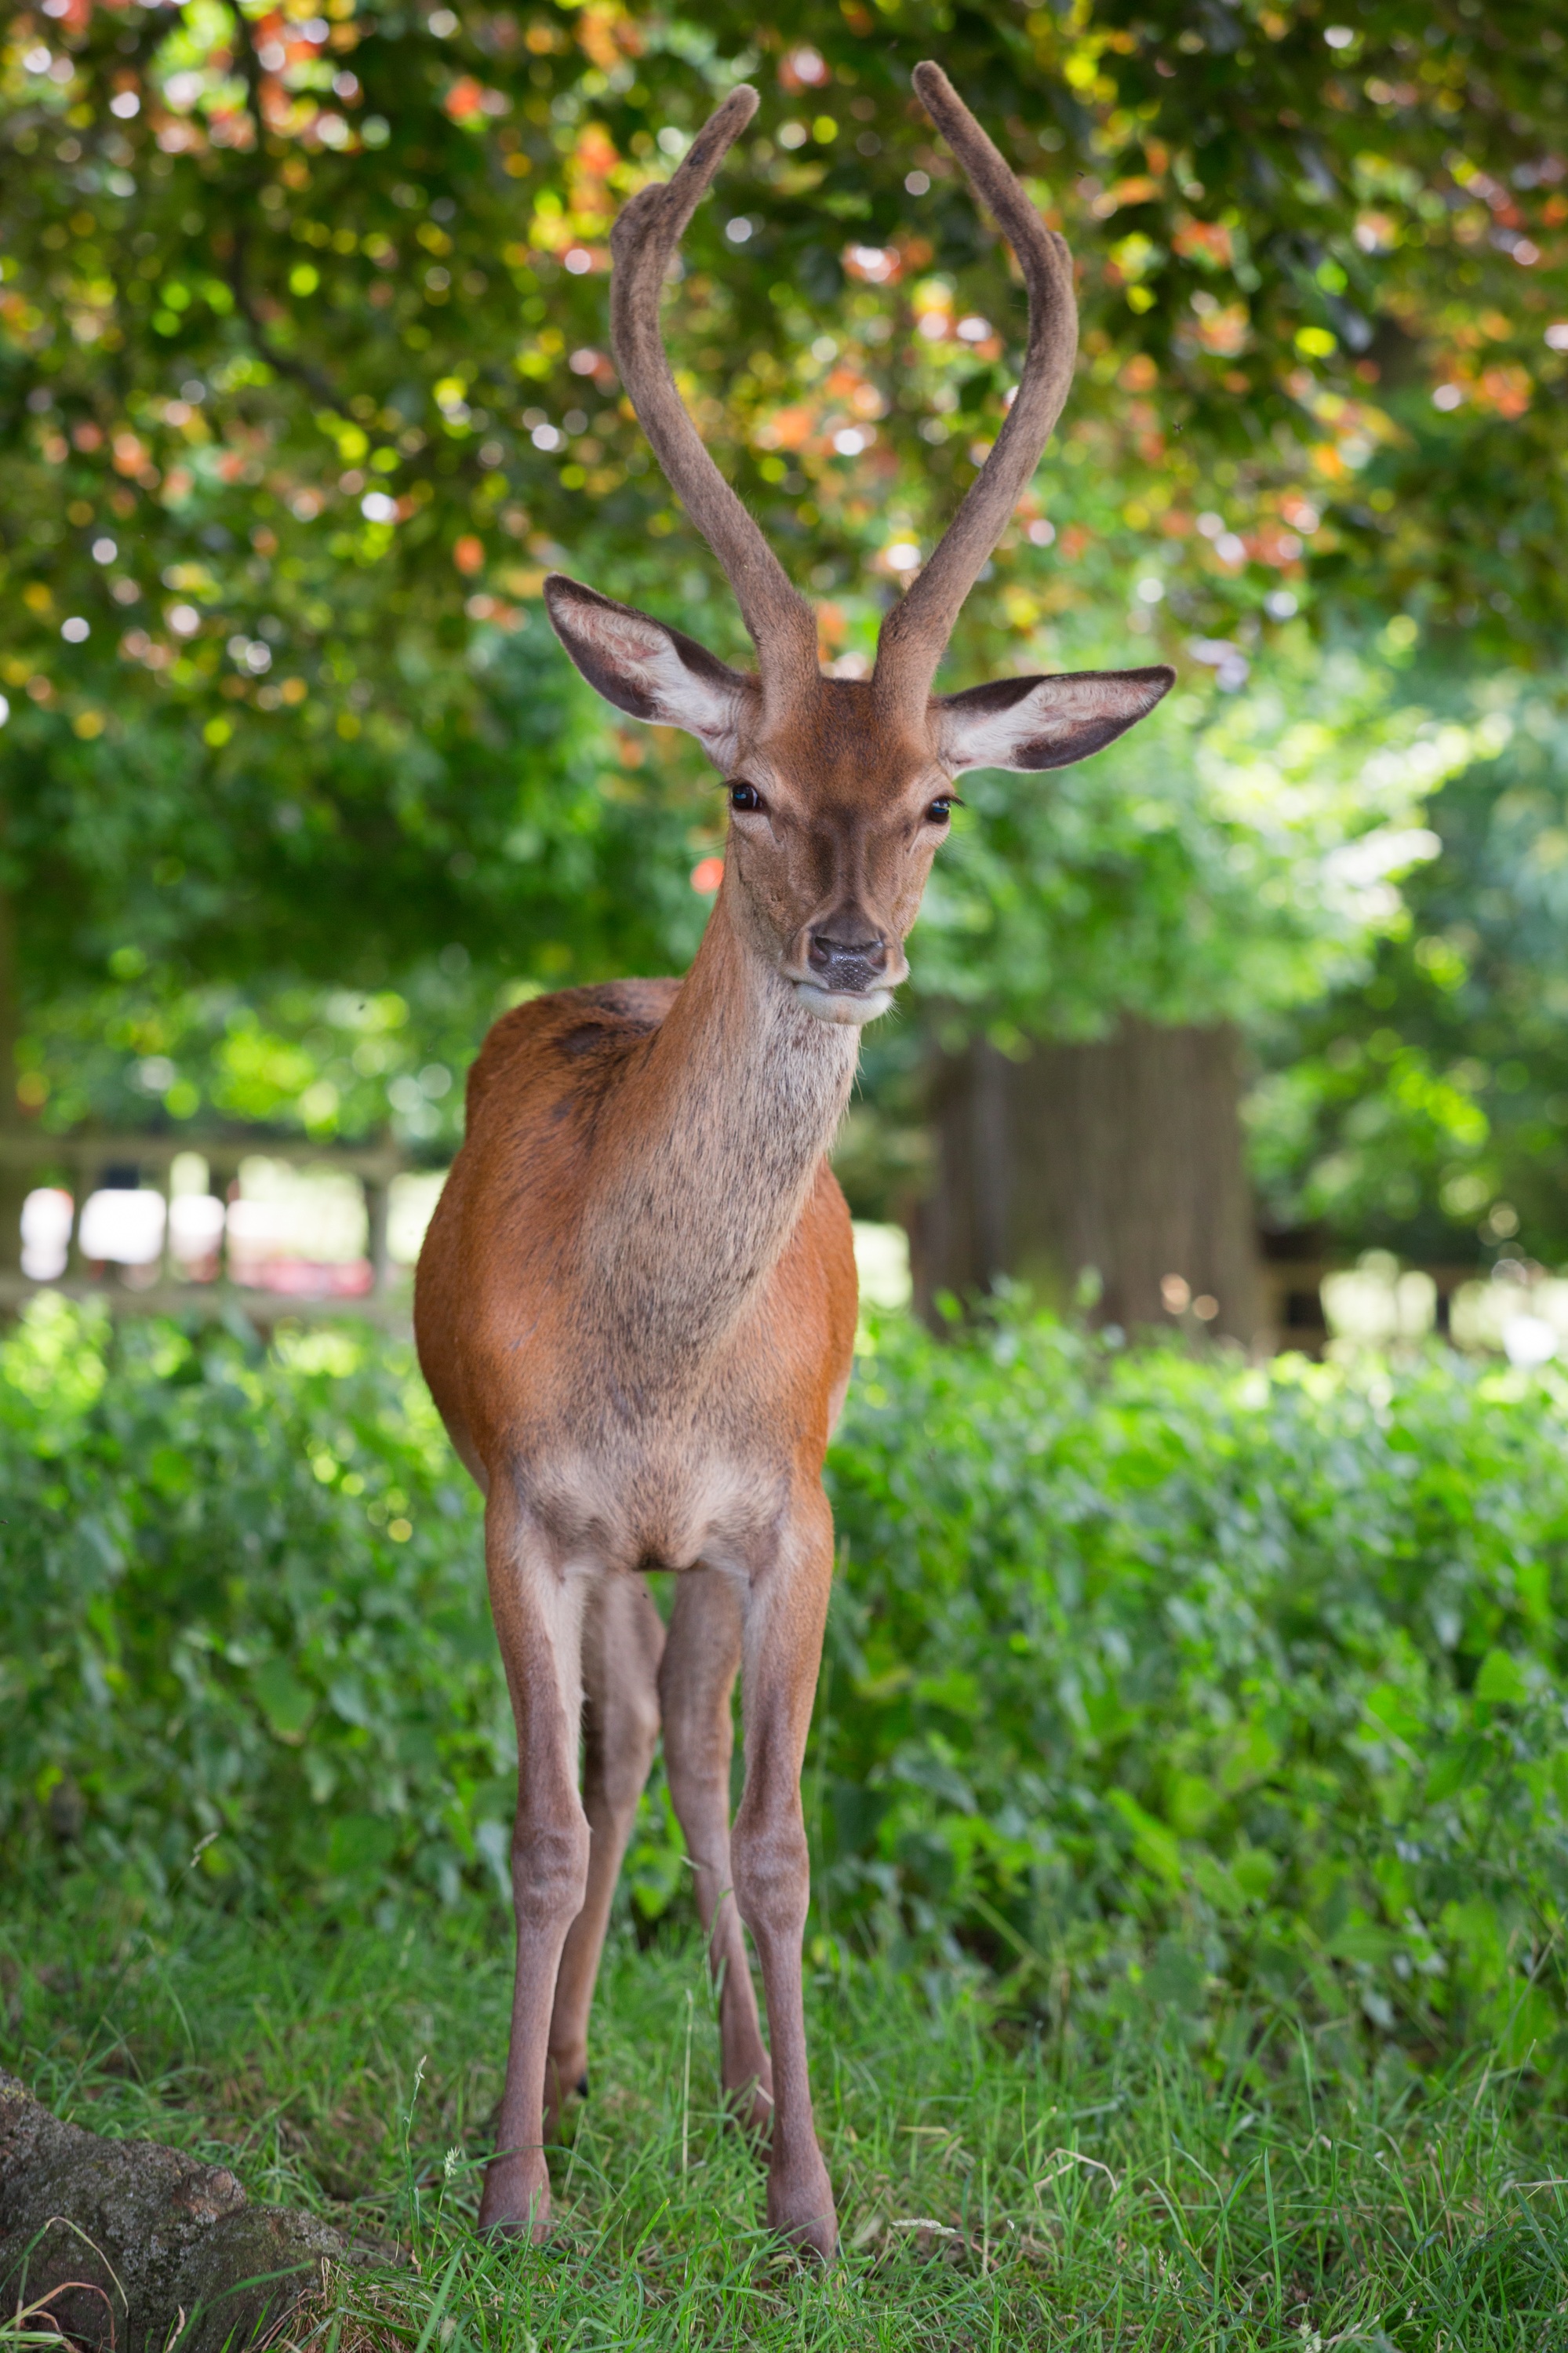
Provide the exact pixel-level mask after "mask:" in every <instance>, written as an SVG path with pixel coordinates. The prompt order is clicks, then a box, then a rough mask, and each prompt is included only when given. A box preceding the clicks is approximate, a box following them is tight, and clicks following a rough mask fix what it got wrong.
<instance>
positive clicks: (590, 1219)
mask: <svg viewBox="0 0 1568 2353" xmlns="http://www.w3.org/2000/svg"><path fill="white" fill-rule="evenodd" d="M738 896H739V891H738V885H736V884H735V883H734V881H732V880H731V877H730V876H728V875H727V876H726V878H725V881H724V884H723V886H722V888H721V892H720V896H719V899H718V902H717V903H716V904H715V907H714V910H713V913H712V915H711V917H710V920H709V924H708V929H707V931H706V932H705V933H704V934H703V937H702V944H701V946H700V948H699V950H698V952H697V957H696V961H695V962H694V963H693V965H692V966H691V969H690V971H689V973H688V975H687V976H686V980H685V983H684V984H683V986H682V987H681V990H680V994H679V997H677V998H676V1000H675V1002H674V1004H673V1005H672V1006H671V1007H670V1009H669V1011H668V1014H667V1015H666V1016H665V1018H664V1020H663V1022H662V1023H661V1025H660V1027H659V1029H658V1031H657V1033H656V1034H655V1035H654V1037H653V1038H651V1039H649V1041H648V1045H647V1050H646V1052H645V1054H644V1055H643V1057H642V1058H641V1060H640V1061H639V1062H638V1063H637V1065H635V1066H634V1067H633V1068H632V1069H631V1070H630V1071H627V1073H626V1078H625V1080H624V1081H623V1082H622V1083H621V1085H620V1086H619V1087H618V1088H617V1089H616V1093H615V1096H614V1099H613V1100H612V1101H611V1102H608V1103H606V1104H605V1110H604V1113H603V1114H602V1119H601V1124H600V1126H599V1128H598V1132H597V1134H596V1135H595V1148H594V1160H593V1171H592V1174H591V1176H590V1178H589V1199H588V1203H587V1215H586V1219H585V1224H584V1240H585V1243H586V1246H587V1254H588V1260H589V1265H590V1267H591V1268H592V1269H593V1270H594V1271H595V1272H596V1274H597V1276H598V1282H597V1283H596V1284H595V1289H596V1291H597V1293H598V1298H599V1312H600V1315H601V1317H602V1319H603V1325H604V1328H605V1331H606V1334H607V1335H609V1334H613V1335H615V1336H616V1339H617V1340H618V1341H619V1342H620V1343H621V1344H622V1345H630V1346H631V1347H632V1348H633V1349H634V1350H637V1349H639V1348H640V1347H641V1346H644V1345H646V1346H648V1347H652V1348H657V1349H658V1350H659V1351H660V1352H661V1353H662V1352H666V1351H679V1352H680V1356H681V1358H682V1360H683V1361H682V1364H677V1363H676V1362H669V1363H668V1373H669V1374H670V1375H671V1376H672V1377H674V1376H678V1375H679V1371H680V1370H681V1369H682V1368H683V1366H684V1368H686V1369H694V1367H693V1366H692V1365H691V1359H690V1356H689V1354H688V1352H691V1351H698V1352H702V1351H705V1350H707V1349H710V1348H711V1347H713V1346H715V1345H720V1344H721V1342H722V1340H723V1338H724V1337H725V1335H727V1334H728V1333H729V1332H730V1331H731V1329H732V1328H733V1326H734V1324H736V1322H737V1321H738V1320H739V1318H740V1316H741V1315H742V1314H743V1312H744V1310H745V1308H746V1306H747V1305H748V1303H750V1301H751V1300H752V1297H753V1296H754V1294H755V1293H756V1291H757V1288H758V1286H759V1285H760V1284H761V1283H762V1282H763V1280H764V1278H765V1277H766V1275H767V1274H768V1272H769V1271H770V1270H771V1269H772V1267H773V1265H774V1263H775V1262H776V1261H777V1259H778V1257H779V1254H780V1252H781V1251H782V1250H783V1249H784V1245H785V1243H786V1242H787V1241H788V1240H789V1237H790V1235H791V1233H792V1232H793V1231H794V1229H795V1224H796V1223H797V1221H798V1219H799V1218H800V1215H801V1212H802V1210H803V1208H805V1201H806V1198H807V1195H808V1193H809V1192H810V1189H811V1186H812V1184H813V1181H814V1180H815V1177H816V1170H817V1166H818V1164H819V1163H820V1161H821V1159H822V1155H823V1154H824V1153H825V1152H826V1150H827V1148H828V1146H829V1145H831V1144H832V1142H833V1138H834V1136H835V1134H837V1128H838V1123H839V1121H840V1119H841V1118H842V1117H843V1114H844V1109H845V1106H846V1104H847V1102H848V1100H849V1090H850V1087H851V1086H852V1084H853V1083H854V1078H855V1065H856V1060H857V1055H858V1047H859V1033H858V1030H856V1029H848V1028H843V1027H840V1026H838V1025H837V1024H835V1023H833V1022H828V1021H821V1020H818V1019H817V1018H816V1016H815V1015H814V1014H811V1013H808V1012H806V1011H805V1008H803V1007H802V1006H801V1004H800V1003H799V1000H798V999H797V997H796V995H795V990H794V988H793V987H791V985H790V984H789V982H788V981H786V980H785V979H784V978H783V976H781V975H780V974H779V973H778V972H777V970H776V969H775V968H774V967H773V964H772V963H771V962H770V961H769V960H768V958H767V956H766V955H765V954H763V952H761V951H760V950H759V949H757V948H754V947H752V945H750V944H748V943H747V941H746V940H745V939H744V938H743V937H742V934H741V929H740V923H738V922H737V913H738V912H739V911H738V909H737V906H736V901H737V900H738ZM743 920H744V918H743V914H742V916H741V921H742V922H743Z"/></svg>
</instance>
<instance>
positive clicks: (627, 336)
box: [610, 83, 820, 699]
mask: <svg viewBox="0 0 1568 2353" xmlns="http://www.w3.org/2000/svg"><path fill="white" fill-rule="evenodd" d="M756 110H757V93H756V91H755V90H752V89H750V88H749V87H748V86H747V85H746V84H745V83H742V84H741V86H740V87H739V88H738V89H736V90H731V92H730V95H729V97H728V98H727V99H726V100H724V103H723V104H722V106H721V107H720V108H719V109H718V110H717V111H716V112H715V113H713V114H711V115H710V117H709V119H708V121H706V122H705V123H704V124H703V126H702V129H701V130H700V132H698V134H697V137H696V138H695V139H694V140H693V141H692V142H691V146H690V148H689V150H688V152H687V155H686V158H685V161H684V162H683V163H682V164H681V165H680V168H679V171H678V172H676V173H675V174H673V175H672V177H671V178H670V179H668V181H666V182H664V183H663V185H658V186H652V187H647V188H644V189H642V190H641V191H640V192H639V193H638V194H637V195H635V196H634V197H633V198H632V200H631V202H630V203H629V204H628V205H627V206H626V208H625V209H624V211H623V212H622V213H621V216H620V217H619V219H618V220H617V221H616V226H615V227H614V229H613V230H612V231H611V233H610V252H611V254H612V256H613V258H614V261H615V272H614V275H613V277H612V279H611V282H610V337H611V341H612V342H613V343H614V345H615V353H616V366H617V367H618V368H619V369H620V372H621V381H622V383H623V384H624V385H626V391H627V393H628V394H629V395H630V396H631V403H632V406H633V407H634V408H635V409H636V410H637V417H638V420H639V421H640V423H641V425H642V428H643V431H644V432H645V433H646V434H647V438H648V442H649V445H650V447H651V448H652V450H653V453H654V456H655V457H656V458H657V459H658V462H659V464H660V466H661V467H662V468H663V470H664V474H665V478H666V480H668V483H669V486H670V488H671V490H672V491H674V492H675V494H676V496H677V497H678V498H679V501H680V502H681V504H682V505H683V506H684V507H685V509H686V511H687V512H688V514H689V516H690V517H691V520H692V522H694V523H695V524H696V525H697V528H698V530H699V531H700V533H702V536H703V538H704V539H705V540H706V541H707V542H708V544H709V546H710V548H711V549H712V550H713V553H714V554H715V555H716V556H717V557H718V558H719V561H720V563H721V565H723V567H724V570H725V573H726V575H728V578H729V582H730V586H731V588H733V590H734V592H735V596H736V600H737V602H738V603H739V605H740V607H741V614H742V619H743V620H744V622H745V624H746V627H747V628H748V629H749V630H750V632H751V635H752V643H753V645H754V646H755V647H756V649H757V665H758V669H759V670H760V671H761V673H762V680H763V692H764V694H767V695H768V696H769V697H770V699H771V698H772V697H773V695H774V694H775V693H776V694H777V695H778V696H779V697H780V698H781V699H782V698H784V697H786V696H787V695H788V694H789V693H790V692H791V691H795V690H797V689H798V688H799V687H800V686H802V685H803V684H805V682H806V681H810V682H812V683H813V684H814V683H815V681H816V679H817V677H818V676H819V674H820V673H819V671H818V668H817V659H816V620H815V618H814V617H813V615H812V612H811V608H810V607H809V606H808V605H807V604H806V602H805V598H804V597H803V596H800V595H799V594H798V592H797V591H796V590H795V588H794V587H793V586H791V584H790V581H789V579H788V577H787V575H785V572H784V566H783V565H781V564H780V562H779V560H778V557H777V556H776V555H775V554H773V549H772V548H771V547H770V546H769V545H768V543H767V541H766V540H765V539H764V538H763V534H762V532H761V530H760V529H759V527H758V525H757V523H756V522H755V521H754V520H753V519H752V516H751V515H749V514H748V513H747V512H746V510H745V508H744V507H743V506H742V503H741V501H740V500H739V499H738V498H737V497H736V495H735V493H734V491H732V490H731V488H730V485H729V483H728V482H727V481H726V480H724V477H723V475H722V474H721V472H720V471H719V469H718V467H717V466H716V465H715V464H714V462H713V460H712V459H711V458H710V456H709V454H708V451H707V449H706V448H704V447H703V445H702V442H701V440H700V438H699V436H698V432H697V428H696V427H695V426H694V425H693V424H692V422H691V419H690V417H689V416H688V415H687V413H686V407H685V405H684V403H683V402H682V400H681V397H680V395H679V392H677V390H676V388H675V379H674V377H673V376H672V375H670V372H669V361H668V357H667V356H666V353H665V348H664V338H663V336H662V334H661V333H660V332H659V321H658V304H659V296H660V294H661V293H662V291H663V288H664V277H665V271H666V270H667V269H668V266H669V262H670V260H671V258H672V257H673V255H674V253H675V250H676V248H677V247H678V246H679V243H680V239H681V236H682V234H683V232H684V230H685V228H686V225H687V223H688V221H689V219H690V218H691V216H692V214H693V213H694V212H695V211H696V209H697V207H698V206H699V204H700V202H701V200H702V197H703V196H704V195H705V194H706V193H707V189H708V185H709V183H710V180H711V179H712V177H713V174H714V173H715V172H716V171H717V170H718V168H719V165H720V164H721V162H722V160H723V158H724V155H725V153H726V152H727V151H728V149H729V148H730V147H731V146H732V145H733V143H734V142H735V140H736V139H738V138H739V136H740V134H741V132H742V131H743V130H744V129H745V127H746V125H747V123H748V122H749V121H751V119H752V115H753V114H754V113H755V112H756Z"/></svg>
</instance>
